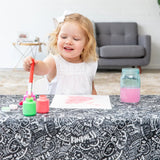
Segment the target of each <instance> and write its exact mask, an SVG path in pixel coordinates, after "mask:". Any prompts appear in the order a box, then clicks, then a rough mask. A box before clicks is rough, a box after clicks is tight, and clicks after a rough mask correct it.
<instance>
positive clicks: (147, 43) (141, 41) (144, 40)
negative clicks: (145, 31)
mask: <svg viewBox="0 0 160 160" xmlns="http://www.w3.org/2000/svg"><path fill="white" fill-rule="evenodd" d="M138 45H141V46H143V47H144V49H145V54H146V55H145V63H146V65H147V64H149V62H150V57H151V36H150V35H139V36H138Z"/></svg>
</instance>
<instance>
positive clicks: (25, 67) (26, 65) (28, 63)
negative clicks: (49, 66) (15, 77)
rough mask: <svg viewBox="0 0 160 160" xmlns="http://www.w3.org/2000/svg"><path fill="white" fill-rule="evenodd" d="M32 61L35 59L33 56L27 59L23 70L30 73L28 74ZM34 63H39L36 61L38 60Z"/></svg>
mask: <svg viewBox="0 0 160 160" xmlns="http://www.w3.org/2000/svg"><path fill="white" fill-rule="evenodd" d="M32 59H34V58H33V57H31V56H29V57H26V58H25V59H24V62H23V68H24V70H25V71H28V72H29V71H30V68H31V64H32ZM34 63H35V64H37V63H38V61H36V60H35V59H34Z"/></svg>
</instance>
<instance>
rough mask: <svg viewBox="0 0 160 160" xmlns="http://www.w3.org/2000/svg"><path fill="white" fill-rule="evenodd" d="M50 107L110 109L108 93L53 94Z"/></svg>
mask: <svg viewBox="0 0 160 160" xmlns="http://www.w3.org/2000/svg"><path fill="white" fill-rule="evenodd" d="M50 107H51V108H79V109H89V108H93V109H112V107H111V103H110V98H109V96H108V95H106V96H103V95H55V96H54V98H53V100H52V103H51V105H50Z"/></svg>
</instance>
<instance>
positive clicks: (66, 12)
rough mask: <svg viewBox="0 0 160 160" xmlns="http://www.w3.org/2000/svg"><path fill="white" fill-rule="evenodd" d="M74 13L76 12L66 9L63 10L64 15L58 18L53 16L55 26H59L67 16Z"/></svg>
mask: <svg viewBox="0 0 160 160" xmlns="http://www.w3.org/2000/svg"><path fill="white" fill-rule="evenodd" d="M72 13H75V12H73V11H68V10H66V11H64V12H63V15H62V16H60V17H58V18H53V22H54V26H55V27H57V26H58V24H59V23H61V22H64V19H65V16H67V15H69V14H72Z"/></svg>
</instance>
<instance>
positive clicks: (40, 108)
mask: <svg viewBox="0 0 160 160" xmlns="http://www.w3.org/2000/svg"><path fill="white" fill-rule="evenodd" d="M36 111H37V113H48V112H49V99H48V98H47V97H46V96H45V95H40V96H39V98H38V99H37V102H36Z"/></svg>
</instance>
